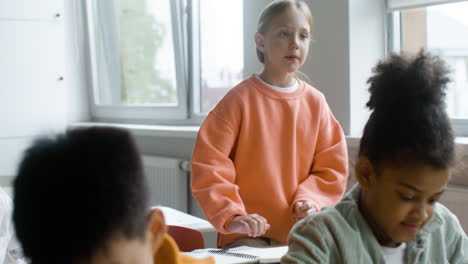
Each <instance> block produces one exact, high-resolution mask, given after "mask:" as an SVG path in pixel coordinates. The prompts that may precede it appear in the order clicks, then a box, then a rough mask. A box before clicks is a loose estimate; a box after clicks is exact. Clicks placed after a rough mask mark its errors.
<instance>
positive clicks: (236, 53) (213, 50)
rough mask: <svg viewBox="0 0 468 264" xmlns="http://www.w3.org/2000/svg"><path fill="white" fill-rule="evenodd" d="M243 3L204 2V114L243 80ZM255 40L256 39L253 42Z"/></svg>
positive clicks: (202, 92)
mask: <svg viewBox="0 0 468 264" xmlns="http://www.w3.org/2000/svg"><path fill="white" fill-rule="evenodd" d="M242 2H243V1H242V0H200V6H199V10H200V56H201V58H200V64H201V65H200V70H201V80H200V87H201V89H200V90H201V91H200V92H201V94H200V100H201V102H200V105H201V112H202V113H206V112H208V111H210V109H212V108H213V107H214V106H215V105H216V104H217V103H218V101H219V100H220V99H221V98H222V97H223V96H224V95H225V94H226V92H227V91H228V90H229V89H231V88H232V87H233V86H235V85H236V84H237V83H239V82H240V81H241V80H242V72H243V68H244V63H243V56H244V49H243V45H244V41H243V19H242V17H243V10H242V8H243V5H242ZM252 41H253V40H252Z"/></svg>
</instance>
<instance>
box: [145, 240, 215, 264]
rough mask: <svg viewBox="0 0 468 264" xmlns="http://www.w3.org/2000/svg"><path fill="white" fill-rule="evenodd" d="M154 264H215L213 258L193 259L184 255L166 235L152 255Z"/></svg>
mask: <svg viewBox="0 0 468 264" xmlns="http://www.w3.org/2000/svg"><path fill="white" fill-rule="evenodd" d="M154 263H164V264H215V260H214V258H213V257H208V258H194V257H191V256H188V255H184V254H183V253H181V252H180V250H179V247H178V246H177V244H176V242H175V241H174V239H172V237H171V236H170V235H168V234H165V235H164V241H163V242H162V244H161V247H159V248H158V249H157V251H156V252H155V253H154Z"/></svg>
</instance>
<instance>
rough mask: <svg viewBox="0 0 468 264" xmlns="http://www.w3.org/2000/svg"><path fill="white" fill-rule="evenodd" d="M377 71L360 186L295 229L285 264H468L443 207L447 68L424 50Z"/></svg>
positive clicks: (448, 134)
mask: <svg viewBox="0 0 468 264" xmlns="http://www.w3.org/2000/svg"><path fill="white" fill-rule="evenodd" d="M374 73H375V74H374V76H373V77H371V78H370V79H369V82H370V84H371V86H370V89H369V91H370V93H371V97H370V100H369V102H368V103H367V106H368V107H369V108H370V109H371V110H373V112H372V114H371V116H370V118H369V120H368V121H367V124H366V127H365V128H364V134H363V136H362V138H361V145H360V149H359V157H358V161H357V163H356V167H355V171H356V179H357V181H358V183H359V184H358V185H355V186H354V187H353V188H352V189H351V190H350V192H348V194H346V196H345V198H344V199H343V200H342V201H340V202H339V203H338V204H337V205H336V206H335V208H325V209H324V210H322V211H321V212H320V213H318V214H315V215H313V216H311V217H310V218H307V219H305V220H304V221H301V222H300V223H298V224H297V225H296V226H294V228H293V231H292V232H291V235H290V237H289V252H288V253H287V254H286V256H285V257H283V259H282V260H281V263H320V264H322V263H391V264H394V263H395V264H403V263H407V264H419V263H421V264H423V263H424V264H425V263H452V264H453V263H468V238H467V236H466V235H465V233H464V232H463V229H462V228H461V226H460V223H459V222H458V219H457V217H456V216H455V215H454V214H452V213H451V212H450V211H449V210H448V209H447V208H446V207H444V206H443V205H442V204H440V203H438V200H439V199H440V198H441V196H442V194H443V193H444V191H445V190H446V188H447V183H448V180H449V175H450V171H451V166H452V164H453V160H454V138H453V134H452V129H451V126H450V120H449V119H448V117H447V114H446V112H445V102H444V99H445V87H446V84H447V82H448V80H449V79H448V77H447V69H446V67H445V66H444V64H443V62H442V61H441V60H440V59H438V58H437V57H433V56H430V55H429V54H426V53H422V52H421V53H420V54H419V55H418V56H416V57H415V58H408V57H404V56H397V55H392V56H390V58H389V59H388V60H386V61H383V62H381V63H379V64H378V65H377V67H376V68H375V69H374Z"/></svg>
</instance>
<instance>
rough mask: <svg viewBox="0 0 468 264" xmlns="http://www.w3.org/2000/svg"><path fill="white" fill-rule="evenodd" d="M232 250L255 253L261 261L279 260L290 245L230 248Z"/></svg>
mask: <svg viewBox="0 0 468 264" xmlns="http://www.w3.org/2000/svg"><path fill="white" fill-rule="evenodd" d="M230 251H235V252H240V253H244V254H250V255H255V256H258V257H259V258H260V263H268V262H279V261H280V259H281V257H283V256H284V255H286V253H287V252H288V246H282V247H269V248H255V247H247V246H242V247H237V248H233V249H230Z"/></svg>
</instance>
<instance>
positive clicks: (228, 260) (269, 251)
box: [187, 246, 288, 264]
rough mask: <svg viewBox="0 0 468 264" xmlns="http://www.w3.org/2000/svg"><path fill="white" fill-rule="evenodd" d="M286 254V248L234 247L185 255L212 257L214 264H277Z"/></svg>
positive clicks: (199, 250)
mask: <svg viewBox="0 0 468 264" xmlns="http://www.w3.org/2000/svg"><path fill="white" fill-rule="evenodd" d="M286 252H288V247H287V246H283V247H270V248H254V247H246V246H242V247H236V248H231V249H227V250H225V249H218V248H205V249H197V250H194V251H192V252H189V253H187V254H188V255H190V256H193V257H206V256H213V257H214V258H215V260H216V264H240V263H279V262H280V259H281V257H282V256H284V255H285V254H286Z"/></svg>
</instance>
